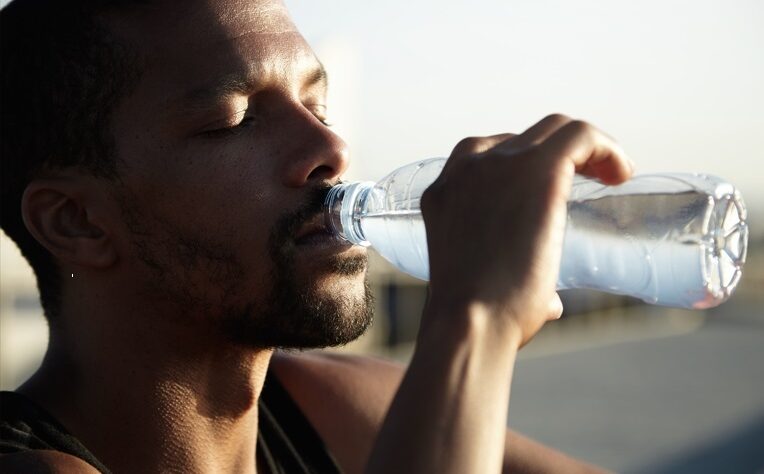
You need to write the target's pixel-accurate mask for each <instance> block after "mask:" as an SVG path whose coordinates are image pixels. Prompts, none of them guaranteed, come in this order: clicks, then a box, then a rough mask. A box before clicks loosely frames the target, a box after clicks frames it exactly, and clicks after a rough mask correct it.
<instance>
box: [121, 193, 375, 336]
mask: <svg viewBox="0 0 764 474" xmlns="http://www.w3.org/2000/svg"><path fill="white" fill-rule="evenodd" d="M328 189H329V188H325V187H322V188H316V189H314V190H312V191H311V192H310V193H309V194H308V196H307V198H306V201H305V203H304V204H303V205H302V206H301V207H300V208H298V209H296V210H294V211H291V212H287V213H284V214H283V215H282V216H281V217H280V218H279V219H277V221H276V223H275V224H274V225H273V227H272V228H271V231H270V233H269V237H268V245H267V250H268V257H269V260H270V263H271V267H270V272H269V278H268V281H269V282H270V284H269V291H268V292H267V293H266V295H265V296H264V297H263V296H261V297H259V298H257V299H250V300H247V298H242V297H241V295H242V294H246V288H242V282H244V281H246V279H245V278H244V277H245V275H246V271H245V270H244V265H243V264H242V262H241V261H240V259H238V258H236V255H235V253H234V252H233V248H232V247H233V245H230V244H229V245H226V244H225V242H221V241H220V240H214V239H212V238H210V237H209V236H199V235H196V236H192V235H189V232H184V231H181V230H180V229H178V228H174V227H172V226H171V225H169V224H168V223H167V222H166V221H164V222H162V223H161V224H160V222H161V220H160V219H152V218H150V217H148V218H147V216H145V215H143V214H142V213H139V212H138V211H137V210H136V209H135V208H133V206H132V205H131V204H129V203H131V202H136V201H135V200H131V199H127V198H125V196H126V195H125V193H124V192H123V193H121V194H122V196H121V198H120V199H119V201H120V203H121V205H122V214H123V217H124V219H125V223H126V224H127V227H128V229H129V230H130V232H131V234H132V239H131V240H132V243H133V247H134V249H135V250H136V255H137V256H138V258H139V259H140V260H141V261H142V262H143V263H144V264H145V266H146V268H147V269H149V271H150V273H151V275H152V277H151V278H150V281H149V282H148V284H147V291H149V292H150V293H151V294H152V295H153V296H154V297H157V296H159V297H160V299H161V300H163V301H164V302H166V303H167V302H169V303H170V304H171V305H172V306H174V307H176V308H177V309H178V314H179V315H181V316H180V317H181V318H187V319H186V321H185V323H188V322H189V321H188V319H189V318H193V319H195V320H201V321H210V320H212V321H214V324H215V328H214V329H215V330H216V332H218V333H220V334H222V335H223V337H224V338H225V339H226V340H228V341H229V342H232V343H235V344H238V345H242V346H246V347H250V348H255V349H270V348H292V349H308V348H320V347H329V346H339V345H344V344H347V343H348V342H351V341H353V340H355V339H357V338H358V337H359V336H361V335H362V334H363V333H364V332H365V331H366V329H368V327H369V326H370V325H371V324H372V321H373V307H374V305H373V297H372V293H371V290H370V287H369V284H368V279H366V278H364V283H363V295H362V296H360V297H359V296H353V295H351V294H349V293H343V292H328V291H320V288H319V285H317V284H316V283H317V282H316V281H310V280H309V281H301V278H300V274H299V272H298V268H297V266H296V264H295V251H296V244H295V240H294V236H295V235H296V233H297V231H298V230H299V229H300V228H301V227H302V226H303V225H304V224H305V223H306V222H308V221H309V220H311V219H312V218H314V217H315V216H316V215H317V214H320V213H322V212H323V203H324V200H325V197H326V194H327V192H328ZM146 222H154V223H155V224H156V225H160V228H161V230H159V231H156V230H155V229H156V227H154V229H148V228H147V226H146ZM366 267H367V257H366V255H361V256H354V257H341V256H339V255H338V256H335V257H334V258H333V259H331V260H329V261H328V263H327V268H326V269H325V271H326V272H330V273H332V274H334V275H341V276H349V277H350V276H355V275H358V274H360V273H362V272H365V271H366ZM237 296H238V302H237V301H236V299H237V298H236V297H237ZM242 299H243V300H245V302H244V303H242V302H241V301H242ZM192 315H193V316H192Z"/></svg>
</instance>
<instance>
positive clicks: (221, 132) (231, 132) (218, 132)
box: [201, 116, 256, 138]
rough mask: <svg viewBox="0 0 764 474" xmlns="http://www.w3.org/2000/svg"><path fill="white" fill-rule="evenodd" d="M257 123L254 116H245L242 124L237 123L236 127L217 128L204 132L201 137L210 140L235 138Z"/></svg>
mask: <svg viewBox="0 0 764 474" xmlns="http://www.w3.org/2000/svg"><path fill="white" fill-rule="evenodd" d="M255 121H256V120H255V117H253V116H244V117H243V118H242V119H241V122H239V123H237V124H236V125H232V126H226V127H220V128H216V129H212V130H206V131H204V132H202V133H201V135H203V136H205V137H208V138H225V137H230V136H235V135H238V134H240V133H241V132H242V131H244V130H245V129H247V128H249V127H251V126H252V125H254V124H255Z"/></svg>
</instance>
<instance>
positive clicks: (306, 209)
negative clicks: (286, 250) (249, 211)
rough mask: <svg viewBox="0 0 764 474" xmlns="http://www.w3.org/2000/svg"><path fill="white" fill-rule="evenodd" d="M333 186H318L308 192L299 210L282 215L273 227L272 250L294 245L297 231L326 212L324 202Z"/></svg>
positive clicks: (271, 236)
mask: <svg viewBox="0 0 764 474" xmlns="http://www.w3.org/2000/svg"><path fill="white" fill-rule="evenodd" d="M331 188H332V186H331V185H328V184H324V185H318V186H316V187H314V188H312V189H311V190H310V191H308V193H307V195H306V196H305V201H304V202H303V204H301V205H300V206H299V207H298V208H296V209H294V210H292V211H289V212H286V213H284V214H282V215H281V216H280V217H279V218H278V219H277V220H276V223H275V224H274V225H273V229H272V231H271V235H270V238H269V241H270V247H271V248H272V249H278V248H282V247H283V246H284V245H286V244H289V243H293V239H294V236H295V234H296V233H297V231H298V230H299V229H300V228H301V227H302V226H303V225H305V223H307V222H309V221H310V220H312V219H315V218H316V216H317V215H321V214H323V212H324V202H325V201H326V196H327V194H329V190H330V189H331Z"/></svg>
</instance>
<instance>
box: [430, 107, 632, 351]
mask: <svg viewBox="0 0 764 474" xmlns="http://www.w3.org/2000/svg"><path fill="white" fill-rule="evenodd" d="M632 169H633V167H632V165H631V161H630V160H629V159H628V158H627V157H626V155H625V153H624V152H623V151H622V150H621V148H620V147H619V146H618V145H617V144H616V143H615V142H614V141H613V140H612V139H611V138H609V137H608V136H606V135H605V134H604V133H602V132H600V131H599V130H597V129H596V128H594V127H593V126H591V125H589V124H588V123H586V122H582V121H579V120H572V119H570V118H568V117H566V116H563V115H550V116H548V117H546V118H544V119H543V120H541V121H540V122H538V123H537V124H535V125H534V126H532V127H531V128H529V129H528V130H526V131H525V132H524V133H522V134H520V135H511V134H505V135H496V136H491V137H483V138H467V139H465V140H462V141H461V142H460V143H459V144H458V145H457V146H456V148H455V149H454V151H453V152H452V154H451V157H450V158H449V160H448V162H447V163H446V165H445V167H444V169H443V172H442V173H441V175H440V177H439V178H438V179H437V180H436V181H435V182H434V183H433V184H432V185H431V186H430V187H429V188H428V189H427V191H426V192H425V193H424V195H423V196H422V203H421V204H422V214H423V216H424V221H425V226H426V229H427V243H428V246H429V257H430V299H429V301H428V311H426V312H425V318H428V317H429V316H428V314H435V313H443V312H442V311H440V310H439V309H443V308H449V309H453V308H455V307H456V308H462V309H467V308H470V309H474V308H475V307H476V306H477V307H479V308H481V310H484V311H482V313H486V312H487V313H488V314H490V316H491V323H492V324H495V328H496V329H497V330H501V329H506V330H508V331H509V332H510V333H512V334H514V339H515V340H516V341H517V343H518V345H519V346H521V345H523V344H525V343H526V342H527V341H528V340H530V339H531V337H533V335H534V334H535V333H536V332H537V331H538V330H539V329H540V328H541V327H542V326H543V324H544V323H545V322H546V321H548V320H550V319H557V318H559V316H560V315H561V314H562V303H561V302H560V299H559V297H558V296H557V293H556V291H555V289H556V283H557V277H558V273H559V267H560V257H561V252H562V243H563V238H564V231H565V221H566V215H567V199H568V195H569V194H570V188H571V185H572V181H573V175H574V174H575V172H578V173H581V174H585V175H587V176H590V177H593V178H597V179H599V180H601V181H602V182H604V183H607V184H618V183H621V182H623V181H625V180H627V179H628V178H629V177H630V176H631V174H632ZM433 306H434V307H436V308H437V309H434V310H432V311H429V309H430V308H431V307H433ZM447 313H448V314H466V313H474V311H472V312H470V311H466V312H461V313H460V312H458V311H457V312H454V311H449V312H447ZM425 321H427V319H426V320H425Z"/></svg>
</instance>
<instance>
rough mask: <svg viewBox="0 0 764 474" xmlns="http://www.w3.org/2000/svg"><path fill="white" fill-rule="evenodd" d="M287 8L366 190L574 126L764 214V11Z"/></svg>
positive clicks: (749, 6)
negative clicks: (477, 143) (410, 170)
mask: <svg viewBox="0 0 764 474" xmlns="http://www.w3.org/2000/svg"><path fill="white" fill-rule="evenodd" d="M286 3H287V6H289V7H290V9H291V11H292V14H293V16H294V18H295V21H296V23H297V25H298V27H300V28H301V30H302V31H303V33H304V35H305V36H306V37H307V38H308V41H309V42H311V44H313V45H314V48H315V49H316V51H317V52H318V54H319V56H320V57H321V58H322V59H323V60H324V61H325V62H326V65H327V67H328V69H329V73H330V83H331V87H332V92H333V96H332V101H331V102H330V106H332V107H334V109H335V112H336V113H335V114H334V117H333V119H334V121H335V122H336V128H337V130H338V131H340V132H344V133H345V134H347V138H348V141H349V142H350V143H351V145H352V147H353V152H354V153H353V155H354V158H355V164H354V168H353V169H352V171H351V175H352V176H353V177H359V178H372V179H373V178H378V177H381V175H383V174H384V173H385V172H386V171H387V170H389V169H391V168H392V167H393V166H395V165H397V164H402V163H406V162H409V161H413V160H416V159H419V158H425V157H430V156H442V155H447V154H448V152H449V151H450V149H451V147H452V146H453V145H454V143H455V142H456V141H458V140H459V139H460V138H462V137H464V136H467V135H484V134H492V133H497V132H503V131H512V132H516V131H520V130H523V129H524V128H527V126H529V125H530V124H532V123H533V122H535V121H536V120H538V119H540V118H541V117H543V116H544V115H546V114H548V113H550V112H563V113H566V114H569V115H573V116H575V117H579V118H584V119H586V120H589V121H591V122H592V123H594V124H595V125H597V126H599V127H600V128H602V129H604V130H605V131H607V132H608V133H610V134H611V135H613V136H614V137H615V138H616V139H617V140H618V141H619V142H621V144H622V145H623V146H624V148H625V149H626V150H627V152H629V153H630V155H631V156H632V158H634V160H635V161H636V162H637V167H638V171H640V172H654V171H703V172H708V173H712V174H717V175H720V176H723V177H725V178H727V179H728V180H730V181H732V182H733V183H735V184H736V185H738V186H739V187H740V188H741V189H742V191H743V193H744V196H745V197H746V198H747V200H748V202H749V206H750V207H755V208H756V209H757V210H763V211H764V183H760V181H762V180H764V164H762V160H764V92H762V85H764V52H763V51H764V2H762V1H759V0H733V1H729V0H727V1H721V0H716V1H699V0H693V1H689V0H681V1H680V0H641V1H639V2H636V1H629V2H627V1H612V0H581V1H570V0H534V1H530V0H526V1H512V0H473V1H470V2H466V1H461V2H456V1H447V0H419V1H411V0H407V1H403V0H387V1H385V2H359V1H357V0H352V1H351V0H335V1H318V0H286ZM331 115H332V110H330V118H332V117H331Z"/></svg>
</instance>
